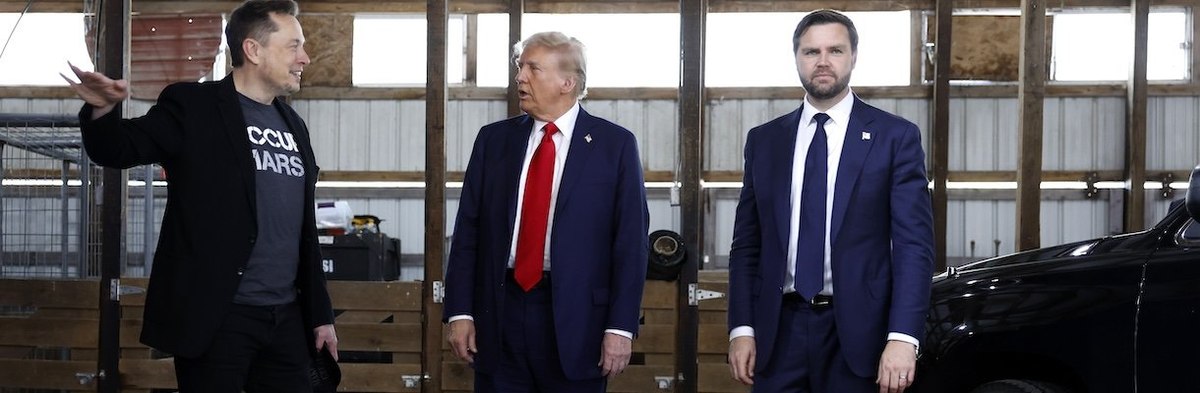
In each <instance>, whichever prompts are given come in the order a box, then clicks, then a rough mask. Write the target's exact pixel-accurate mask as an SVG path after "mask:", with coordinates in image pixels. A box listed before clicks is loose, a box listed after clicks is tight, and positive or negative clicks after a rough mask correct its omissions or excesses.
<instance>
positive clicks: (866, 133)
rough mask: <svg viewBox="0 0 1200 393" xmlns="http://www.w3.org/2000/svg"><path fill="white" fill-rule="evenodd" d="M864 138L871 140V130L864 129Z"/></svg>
mask: <svg viewBox="0 0 1200 393" xmlns="http://www.w3.org/2000/svg"><path fill="white" fill-rule="evenodd" d="M862 140H864V141H869V140H871V132H870V131H863V132H862Z"/></svg>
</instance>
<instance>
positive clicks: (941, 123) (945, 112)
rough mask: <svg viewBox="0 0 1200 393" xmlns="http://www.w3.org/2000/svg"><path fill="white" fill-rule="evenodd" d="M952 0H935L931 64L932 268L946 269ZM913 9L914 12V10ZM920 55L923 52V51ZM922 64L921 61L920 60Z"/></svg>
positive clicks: (941, 270)
mask: <svg viewBox="0 0 1200 393" xmlns="http://www.w3.org/2000/svg"><path fill="white" fill-rule="evenodd" d="M953 11H954V1H953V0H937V10H936V15H937V38H936V41H934V42H935V46H934V48H936V49H937V60H936V62H935V63H934V68H933V132H931V133H930V134H931V138H930V139H932V140H931V141H930V142H931V143H930V144H929V148H930V150H932V153H933V171H932V172H933V238H934V242H935V243H934V244H935V246H934V252H933V255H934V259H933V262H934V265H933V270H934V272H943V271H946V203H947V200H948V199H947V197H946V178H947V177H948V176H949V174H950V153H949V150H950V47H951V45H950V40H951V34H950V33H951V31H952V30H953V29H951V26H952V25H953V23H952V22H953V17H954V15H953V13H954V12H953ZM914 13H916V12H914ZM922 55H923V54H922ZM922 64H924V62H922Z"/></svg>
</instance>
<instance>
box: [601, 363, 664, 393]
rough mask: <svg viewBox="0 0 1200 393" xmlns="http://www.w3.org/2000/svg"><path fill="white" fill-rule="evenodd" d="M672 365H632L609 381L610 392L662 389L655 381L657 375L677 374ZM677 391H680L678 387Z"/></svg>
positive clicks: (631, 392)
mask: <svg viewBox="0 0 1200 393" xmlns="http://www.w3.org/2000/svg"><path fill="white" fill-rule="evenodd" d="M674 371H675V370H674V368H673V367H672V366H670V365H659V366H644V365H630V366H628V367H625V371H624V372H622V373H621V374H619V375H617V376H616V377H614V378H613V379H611V380H609V381H608V389H606V390H607V391H608V392H614V393H618V392H630V393H634V392H637V393H640V392H654V391H660V390H659V388H658V385H657V384H656V383H655V380H654V378H655V377H668V378H669V377H671V376H673V375H675V373H674ZM676 391H679V390H678V389H677V390H676Z"/></svg>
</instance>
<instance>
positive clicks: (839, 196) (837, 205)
mask: <svg viewBox="0 0 1200 393" xmlns="http://www.w3.org/2000/svg"><path fill="white" fill-rule="evenodd" d="M868 110H869V108H868V107H867V106H866V104H864V103H863V102H862V101H861V100H859V99H858V97H854V107H853V109H851V110H850V123H849V124H847V125H846V136H845V141H844V142H843V144H842V158H841V161H840V162H839V163H838V173H837V181H836V182H835V183H834V186H833V189H834V191H833V212H832V217H831V220H830V221H831V222H830V227H829V244H834V241H835V240H837V237H838V233H839V232H840V231H841V229H842V220H843V219H845V218H846V211H847V209H849V208H850V206H849V203H850V194H851V193H852V192H853V191H854V185H855V183H856V182H857V181H858V175H859V174H860V173H862V168H863V161H864V160H866V158H867V154H868V153H870V151H871V145H872V142H871V139H865V138H862V137H861V136H862V134H863V133H864V132H870V128H869V127H870V125H871V122H873V121H874V120H875V118H874V117H873V116H871V114H870V112H869V111H868Z"/></svg>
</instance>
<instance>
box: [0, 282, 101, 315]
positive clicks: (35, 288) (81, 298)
mask: <svg viewBox="0 0 1200 393" xmlns="http://www.w3.org/2000/svg"><path fill="white" fill-rule="evenodd" d="M99 293H100V284H99V282H98V281H96V280H40V279H9V278H6V279H0V304H2V305H5V306H20V307H39V308H42V307H45V308H69V309H95V308H96V307H97V305H98V304H99V300H98V299H97V294H99Z"/></svg>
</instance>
